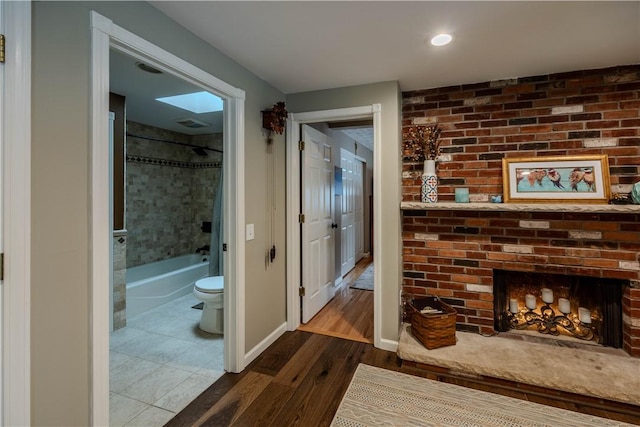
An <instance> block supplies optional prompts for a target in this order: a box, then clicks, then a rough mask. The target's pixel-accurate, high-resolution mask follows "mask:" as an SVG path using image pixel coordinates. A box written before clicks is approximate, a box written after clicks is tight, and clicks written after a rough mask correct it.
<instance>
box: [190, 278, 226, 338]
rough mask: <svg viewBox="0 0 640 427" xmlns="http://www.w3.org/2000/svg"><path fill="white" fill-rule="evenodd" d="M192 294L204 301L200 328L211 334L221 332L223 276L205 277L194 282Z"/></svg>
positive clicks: (222, 324) (222, 326)
mask: <svg viewBox="0 0 640 427" xmlns="http://www.w3.org/2000/svg"><path fill="white" fill-rule="evenodd" d="M193 295H194V296H195V297H196V298H197V299H199V300H200V301H202V302H204V307H203V308H202V317H201V318H200V329H202V330H203V331H205V332H209V333H212V334H222V333H223V331H224V323H223V310H222V309H223V308H224V277H223V276H213V277H205V278H204V279H200V280H198V281H197V282H196V284H195V286H194V287H193Z"/></svg>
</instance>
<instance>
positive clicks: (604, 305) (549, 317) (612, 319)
mask: <svg viewBox="0 0 640 427" xmlns="http://www.w3.org/2000/svg"><path fill="white" fill-rule="evenodd" d="M625 284H628V281H625V280H619V279H603V278H598V277H586V276H568V275H562V274H546V273H530V272H523V271H507V270H494V271H493V286H494V327H495V329H496V330H497V331H500V332H507V331H514V330H520V331H537V332H539V333H542V334H546V335H550V336H553V337H560V336H562V337H565V338H569V339H576V340H580V341H582V342H589V343H593V344H599V345H602V346H607V347H614V348H621V347H622V341H623V332H622V292H623V287H624V286H625Z"/></svg>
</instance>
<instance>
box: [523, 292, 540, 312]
mask: <svg viewBox="0 0 640 427" xmlns="http://www.w3.org/2000/svg"><path fill="white" fill-rule="evenodd" d="M524 299H525V305H526V306H527V308H528V309H529V310H533V309H535V308H536V305H537V303H536V297H535V296H534V295H531V294H527V295H525V297H524Z"/></svg>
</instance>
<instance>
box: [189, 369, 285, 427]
mask: <svg viewBox="0 0 640 427" xmlns="http://www.w3.org/2000/svg"><path fill="white" fill-rule="evenodd" d="M272 380H273V377H271V376H269V375H265V374H261V373H259V372H254V371H249V372H248V373H247V375H245V377H244V378H242V380H240V381H239V382H238V383H237V384H236V385H235V386H234V387H233V388H232V389H231V390H229V392H228V393H225V395H224V396H222V398H221V399H220V400H218V401H217V402H216V403H215V404H214V405H213V406H212V407H211V408H209V409H208V410H207V411H206V412H205V413H204V414H202V415H201V416H200V417H199V418H198V420H197V421H196V422H195V423H194V424H193V426H194V427H199V426H201V425H204V424H210V421H211V419H212V418H214V417H215V418H216V422H219V423H220V424H219V425H233V422H234V421H235V420H236V419H238V418H240V416H241V415H242V413H243V412H244V410H245V409H246V408H248V407H249V406H250V405H251V403H253V401H254V400H255V399H256V398H257V397H258V396H260V394H261V393H262V391H263V390H264V389H265V388H266V387H267V386H268V385H269V384H270V383H271V381H272Z"/></svg>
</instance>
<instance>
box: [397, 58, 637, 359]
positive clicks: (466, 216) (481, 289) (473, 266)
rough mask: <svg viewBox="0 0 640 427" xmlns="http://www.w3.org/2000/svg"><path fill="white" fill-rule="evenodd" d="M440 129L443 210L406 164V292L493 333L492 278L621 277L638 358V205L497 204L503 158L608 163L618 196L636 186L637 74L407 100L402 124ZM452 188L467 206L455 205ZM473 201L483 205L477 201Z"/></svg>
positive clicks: (482, 87)
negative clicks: (423, 201)
mask: <svg viewBox="0 0 640 427" xmlns="http://www.w3.org/2000/svg"><path fill="white" fill-rule="evenodd" d="M436 123H437V124H438V125H439V126H440V127H441V128H442V129H443V132H442V135H441V140H442V146H441V148H442V149H441V153H442V155H441V157H440V158H439V162H438V172H437V173H438V177H439V180H440V183H439V200H440V202H444V203H438V204H437V205H440V206H436V207H433V206H432V207H428V208H425V207H424V206H421V205H420V204H418V203H415V202H417V201H418V200H419V194H420V187H419V186H420V175H421V173H422V164H421V163H412V162H408V161H407V162H404V164H403V223H402V227H403V271H404V273H403V274H404V277H403V294H405V295H424V294H429V295H438V296H441V297H442V298H443V299H444V300H445V301H447V302H448V303H450V304H451V305H452V306H454V308H456V310H457V311H458V313H459V315H458V319H457V328H458V329H459V330H464V331H473V332H478V333H482V334H492V333H494V332H495V328H494V312H493V308H494V294H493V280H494V279H493V274H494V270H508V271H519V272H531V273H548V274H562V275H568V276H572V275H573V276H585V277H593V278H602V279H621V280H622V281H623V283H625V285H623V286H622V329H623V331H622V334H623V342H622V346H623V348H624V349H625V351H627V352H628V353H629V354H631V355H633V356H636V357H640V258H639V257H640V255H639V254H640V207H638V206H631V207H629V206H610V205H601V206H599V207H598V206H596V205H591V206H589V205H585V206H581V207H579V208H576V207H575V205H571V206H570V207H569V206H568V207H566V208H558V207H557V206H545V205H539V206H532V205H524V206H518V205H512V204H504V205H496V204H490V203H488V201H489V198H490V196H491V195H495V194H501V193H502V165H501V159H502V158H504V157H534V156H563V155H566V156H572V155H581V154H607V155H608V157H609V165H610V171H609V172H610V176H611V186H612V192H619V193H628V192H629V191H630V189H631V185H632V184H633V183H635V182H637V181H638V180H640V171H639V167H640V166H639V165H640V66H625V67H615V68H608V69H603V70H589V71H578V72H572V73H563V74H555V75H545V76H534V77H526V78H520V79H510V80H502V81H498V82H486V83H479V84H471V85H461V86H454V87H446V88H435V89H427V90H421V91H412V92H405V93H403V126H410V125H413V124H426V125H429V124H436ZM456 187H467V188H469V189H470V195H471V196H470V199H471V202H472V203H470V204H467V205H465V206H460V205H454V204H447V202H453V200H454V195H453V193H454V191H455V188H456ZM474 202H475V203H474Z"/></svg>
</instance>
